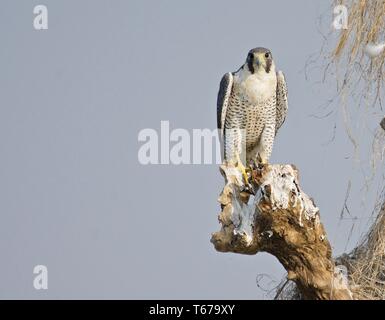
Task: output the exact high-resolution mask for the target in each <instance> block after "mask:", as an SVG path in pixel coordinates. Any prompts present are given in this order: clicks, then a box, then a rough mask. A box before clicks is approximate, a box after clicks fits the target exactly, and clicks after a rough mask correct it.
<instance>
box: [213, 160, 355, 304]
mask: <svg viewBox="0 0 385 320" xmlns="http://www.w3.org/2000/svg"><path fill="white" fill-rule="evenodd" d="M220 170H221V173H222V175H223V177H224V178H225V187H224V188H223V191H222V193H221V195H220V197H219V202H220V204H221V208H222V211H221V213H220V214H219V217H218V218H219V222H220V223H221V225H222V227H221V230H220V231H219V232H216V233H214V234H213V235H212V238H211V242H212V243H213V244H214V246H215V249H216V250H217V251H220V252H235V253H241V254H256V253H258V252H262V251H264V252H269V253H270V254H272V255H274V256H275V257H276V258H277V259H278V260H279V261H280V263H281V264H282V265H283V266H284V268H285V269H286V271H287V278H288V279H289V280H292V281H294V282H295V283H296V285H297V287H298V289H299V291H300V293H301V295H302V297H303V298H304V299H352V294H351V292H350V290H349V287H348V283H347V280H346V279H345V278H344V276H343V275H342V274H341V273H340V272H339V271H338V269H337V268H335V264H334V261H333V259H332V251H331V247H330V244H329V241H328V240H327V237H326V232H325V229H324V227H323V225H322V223H321V222H320V215H319V209H318V208H317V207H316V205H315V204H314V202H313V200H312V199H311V198H310V197H308V196H307V195H306V194H305V193H304V192H303V191H302V190H301V188H300V186H299V181H298V180H299V178H298V171H297V169H296V168H295V167H294V166H293V165H265V166H263V167H261V168H254V170H253V171H252V177H251V180H252V183H253V185H254V186H255V188H256V189H257V193H256V195H255V196H253V195H250V194H247V193H245V192H242V191H241V190H242V189H243V182H242V176H241V173H240V172H239V171H238V170H237V168H235V167H234V166H232V165H230V164H223V165H222V166H221V167H220Z"/></svg>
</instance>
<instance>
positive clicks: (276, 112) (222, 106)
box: [217, 48, 288, 183]
mask: <svg viewBox="0 0 385 320" xmlns="http://www.w3.org/2000/svg"><path fill="white" fill-rule="evenodd" d="M287 110H288V102H287V88H286V82H285V77H284V75H283V73H282V72H281V71H278V72H276V70H275V64H274V60H273V57H272V54H271V51H270V50H268V49H265V48H255V49H252V50H250V51H249V53H248V55H247V59H246V62H245V64H244V65H243V66H241V67H240V68H239V69H238V71H236V72H229V73H226V74H225V75H224V76H223V77H222V80H221V83H220V87H219V92H218V100H217V125H218V129H219V130H220V139H221V144H222V150H223V157H224V160H227V161H231V162H232V163H234V164H235V165H237V166H238V168H239V169H240V170H241V172H242V174H243V176H244V178H245V180H246V183H247V181H248V178H247V174H246V168H245V166H247V165H248V164H250V161H258V162H260V163H262V164H265V163H267V162H268V160H269V158H270V155H271V152H272V148H273V142H274V138H275V135H276V134H277V131H278V129H279V128H280V127H281V125H282V124H283V122H284V121H285V118H286V114H287ZM241 159H242V160H243V161H242V160H241Z"/></svg>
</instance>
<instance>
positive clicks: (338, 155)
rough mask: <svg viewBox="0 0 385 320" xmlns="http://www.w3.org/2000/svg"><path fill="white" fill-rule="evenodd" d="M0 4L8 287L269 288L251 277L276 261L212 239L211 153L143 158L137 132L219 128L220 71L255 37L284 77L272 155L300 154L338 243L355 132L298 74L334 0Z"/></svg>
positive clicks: (326, 90) (181, 294) (141, 294)
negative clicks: (37, 279)
mask: <svg viewBox="0 0 385 320" xmlns="http://www.w3.org/2000/svg"><path fill="white" fill-rule="evenodd" d="M0 4H1V10H0V27H1V28H0V36H1V42H2V45H1V50H0V70H1V71H0V88H1V94H0V219H1V221H0V256H1V263H0V297H1V298H32V299H44V298H73V299H77V298H118V299H120V298H164V299H168V298H181V299H185V298H192V299H194V298H203V299H204V298H213V299H214V298H218V299H220V298H232V299H243V298H263V297H264V292H263V291H262V290H260V289H259V288H258V287H257V285H256V277H257V275H258V274H269V275H271V276H272V277H273V278H274V279H276V280H280V279H281V277H283V276H284V270H283V268H282V267H281V266H280V265H279V263H278V261H277V260H276V259H275V258H274V257H272V256H269V255H267V254H258V255H257V256H240V255H235V254H223V253H217V252H216V251H215V250H214V248H213V246H212V245H211V243H210V242H209V240H210V234H211V232H214V231H217V230H218V228H219V224H218V222H217V214H218V212H219V206H218V203H217V201H216V199H217V196H218V194H219V192H220V190H221V187H222V185H223V181H222V178H221V176H220V174H219V171H218V168H217V166H216V165H182V166H161V165H158V166H156V165H154V166H143V165H140V164H139V163H138V160H137V152H138V149H139V147H140V145H141V144H140V143H139V142H138V140H137V137H138V132H139V131H140V130H141V129H143V128H155V129H159V128H160V121H161V120H169V121H170V124H171V127H172V128H186V129H188V130H190V129H193V128H215V126H216V95H217V91H218V85H219V81H220V78H221V76H222V75H223V74H224V73H225V72H227V71H234V70H236V69H238V67H239V66H240V65H241V64H242V63H243V62H244V59H245V58H246V55H247V52H248V50H249V49H250V48H253V47H257V46H264V47H268V48H270V49H271V50H272V52H273V56H274V59H275V61H276V64H277V66H278V68H279V69H281V70H283V71H284V72H285V74H286V78H287V83H288V87H289V115H288V118H287V121H286V122H285V124H284V126H283V127H282V128H281V130H280V132H279V135H278V137H277V140H276V144H275V147H274V151H273V156H272V159H271V161H272V162H280V163H294V164H296V165H297V167H298V168H299V169H300V173H301V184H302V187H303V189H304V190H305V191H306V192H307V193H308V194H309V195H311V196H312V197H314V199H315V201H316V204H317V205H318V206H319V207H320V209H321V217H322V220H323V222H324V223H325V226H326V229H327V231H328V234H329V238H330V239H331V241H332V242H333V246H334V247H335V249H336V253H339V252H341V251H342V250H344V248H345V244H346V238H347V234H348V233H349V230H350V227H351V224H349V223H346V224H345V225H344V224H342V225H341V226H339V227H338V226H337V223H338V217H339V214H340V211H341V208H342V204H343V200H344V196H345V192H346V186H347V181H348V178H349V177H350V175H351V165H352V164H351V159H347V157H350V156H351V153H352V152H351V145H350V144H349V142H348V139H347V137H346V134H345V133H344V129H343V127H342V126H341V119H340V118H339V116H336V117H335V118H330V119H326V120H319V119H316V118H314V117H311V116H310V115H311V114H312V113H314V112H316V111H317V107H318V106H319V105H321V104H322V103H324V102H325V101H327V99H329V98H330V89H331V88H334V83H330V84H329V85H319V84H317V83H316V81H315V80H314V81H308V80H306V79H305V75H304V73H303V69H304V66H305V61H306V59H307V58H308V57H309V55H311V54H313V53H315V52H317V51H318V50H319V49H320V46H321V41H322V37H321V35H320V34H319V32H318V31H317V19H318V17H319V15H320V14H322V13H324V14H325V15H326V16H325V17H326V19H327V18H328V17H329V18H330V19H331V14H332V13H331V12H329V11H330V9H329V7H328V6H329V4H328V1H324V0H317V1H308V0H295V1H283V0H281V1H278V0H275V1H255V0H250V1H236V2H235V1H223V0H215V1H214V0H212V1H205V0H199V1H177V0H173V1H171V0H162V1H148V0H147V1H132V0H130V1H123V0H121V1H117V0H114V1H99V0H98V1H96V0H84V1H75V0H66V1H64V0H61V1H58V0H55V1H53V0H45V1H44V2H41V1H35V0H24V1H21V0H20V1H12V0H1V1H0ZM37 4H45V5H46V6H47V7H48V13H49V29H48V30H44V31H36V30H34V29H33V24H32V21H33V17H34V16H33V7H34V6H35V5H37ZM330 23H331V21H330ZM321 73H322V70H321V69H319V70H318V69H315V70H313V74H315V75H316V76H317V75H318V77H319V76H320V75H321ZM310 80H312V79H310ZM335 122H336V123H337V130H336V138H335V140H334V141H333V142H332V143H330V144H327V145H325V142H327V141H328V140H329V139H330V138H331V136H332V135H333V127H334V124H335ZM37 264H43V265H46V266H47V267H48V272H49V289H48V290H46V291H44V290H41V291H36V290H35V289H34V288H33V285H32V281H33V276H34V275H33V273H32V272H33V267H34V266H35V265H37Z"/></svg>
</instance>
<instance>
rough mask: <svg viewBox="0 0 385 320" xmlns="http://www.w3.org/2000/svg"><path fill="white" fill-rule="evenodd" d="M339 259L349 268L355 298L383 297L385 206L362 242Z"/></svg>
mask: <svg viewBox="0 0 385 320" xmlns="http://www.w3.org/2000/svg"><path fill="white" fill-rule="evenodd" d="M340 259H341V262H342V263H344V264H345V265H346V266H347V268H348V270H349V284H350V288H351V290H352V292H353V294H354V298H355V299H358V300H379V299H380V300H383V299H385V206H383V207H382V208H381V210H380V212H379V214H378V216H377V218H376V220H375V222H374V223H373V225H372V227H371V229H370V231H369V232H368V234H367V235H366V236H365V237H364V240H363V241H362V243H361V244H360V245H359V246H357V247H356V249H355V250H353V251H352V252H351V253H350V254H349V255H345V256H343V257H341V258H340Z"/></svg>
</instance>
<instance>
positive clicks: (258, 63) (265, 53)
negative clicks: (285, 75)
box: [246, 48, 274, 74]
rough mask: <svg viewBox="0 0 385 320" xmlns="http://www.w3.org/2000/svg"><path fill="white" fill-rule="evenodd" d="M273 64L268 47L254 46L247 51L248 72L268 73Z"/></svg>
mask: <svg viewBox="0 0 385 320" xmlns="http://www.w3.org/2000/svg"><path fill="white" fill-rule="evenodd" d="M273 65H274V61H273V56H272V55H271V52H270V50H269V49H266V48H254V49H251V50H250V51H249V54H248V55H247V59H246V66H247V69H248V70H249V71H250V73H252V74H254V73H261V72H262V73H269V72H270V71H271V69H272V66H273Z"/></svg>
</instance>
